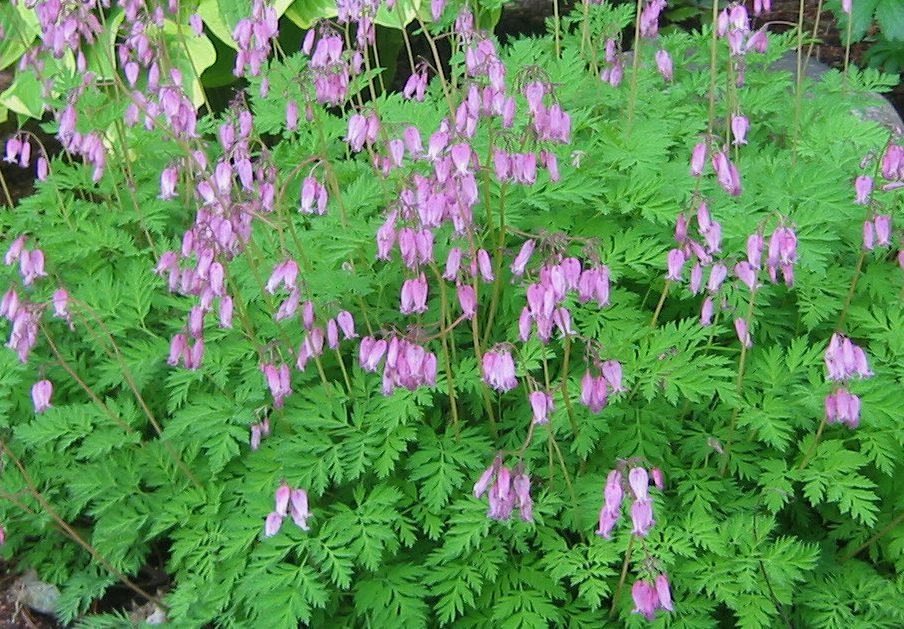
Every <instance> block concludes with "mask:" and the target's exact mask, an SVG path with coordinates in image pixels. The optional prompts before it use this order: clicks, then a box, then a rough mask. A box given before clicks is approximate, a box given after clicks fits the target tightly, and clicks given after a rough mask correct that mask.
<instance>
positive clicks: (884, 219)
mask: <svg viewBox="0 0 904 629" xmlns="http://www.w3.org/2000/svg"><path fill="white" fill-rule="evenodd" d="M873 222H874V223H875V226H876V242H877V244H878V245H879V246H880V247H888V246H890V245H891V216H889V215H888V214H879V215H878V216H876V218H875V219H873Z"/></svg>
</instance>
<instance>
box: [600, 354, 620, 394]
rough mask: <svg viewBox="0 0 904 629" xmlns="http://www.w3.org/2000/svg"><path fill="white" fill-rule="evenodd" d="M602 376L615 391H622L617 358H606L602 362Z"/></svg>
mask: <svg viewBox="0 0 904 629" xmlns="http://www.w3.org/2000/svg"><path fill="white" fill-rule="evenodd" d="M602 369H603V377H605V378H606V381H607V382H608V383H609V385H610V386H611V387H612V390H613V391H614V392H616V393H623V392H624V391H625V388H624V387H622V366H621V363H620V362H618V361H617V360H607V361H606V362H604V363H603V367H602Z"/></svg>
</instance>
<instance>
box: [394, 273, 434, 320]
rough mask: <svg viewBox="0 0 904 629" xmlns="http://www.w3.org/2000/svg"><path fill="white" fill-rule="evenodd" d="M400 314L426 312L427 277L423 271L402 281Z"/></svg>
mask: <svg viewBox="0 0 904 629" xmlns="http://www.w3.org/2000/svg"><path fill="white" fill-rule="evenodd" d="M399 310H400V312H401V313H402V314H412V313H424V312H427V278H426V277H425V276H424V274H423V273H421V274H420V275H418V276H417V277H416V278H414V279H409V280H405V282H404V283H402V297H401V307H400V308H399Z"/></svg>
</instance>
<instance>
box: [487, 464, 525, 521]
mask: <svg viewBox="0 0 904 629" xmlns="http://www.w3.org/2000/svg"><path fill="white" fill-rule="evenodd" d="M484 493H486V494H487V497H488V499H489V503H490V508H489V511H487V517H489V518H492V519H493V520H509V519H511V517H512V512H513V511H514V509H515V507H518V512H519V513H520V514H521V519H522V520H524V521H525V522H533V521H534V502H533V500H532V499H531V497H530V476H529V475H528V474H527V472H526V471H525V470H524V465H523V464H521V463H519V464H518V465H516V466H515V468H514V469H509V468H508V467H506V466H505V465H503V464H502V456H501V455H497V456H496V458H495V459H493V464H492V465H490V467H488V468H487V469H486V470H485V471H484V472H483V474H481V475H480V478H479V479H478V480H477V482H476V483H475V484H474V497H475V498H480V497H481V496H483V494H484Z"/></svg>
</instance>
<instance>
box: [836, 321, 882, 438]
mask: <svg viewBox="0 0 904 629" xmlns="http://www.w3.org/2000/svg"><path fill="white" fill-rule="evenodd" d="M825 363H826V370H827V371H828V376H827V378H828V380H829V381H830V382H837V383H839V386H838V387H837V388H836V389H835V390H834V391H832V393H830V394H829V395H828V396H826V400H825V413H826V421H827V422H828V423H830V424H834V423H844V424H847V425H848V426H849V427H851V428H856V427H857V426H859V425H860V398H859V397H858V396H856V395H854V394H853V393H851V392H849V391H848V389H847V387H848V384H847V383H848V382H850V381H851V380H853V379H854V378H858V379H863V378H870V377H872V375H873V372H872V371H871V370H870V368H869V363H868V362H867V359H866V352H864V351H863V349H862V348H861V347H859V346H857V345H855V344H854V343H853V342H852V341H851V339H849V338H848V337H846V336H844V335H841V334H837V333H836V334H833V335H832V338H831V339H830V340H829V346H828V348H826V353H825Z"/></svg>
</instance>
